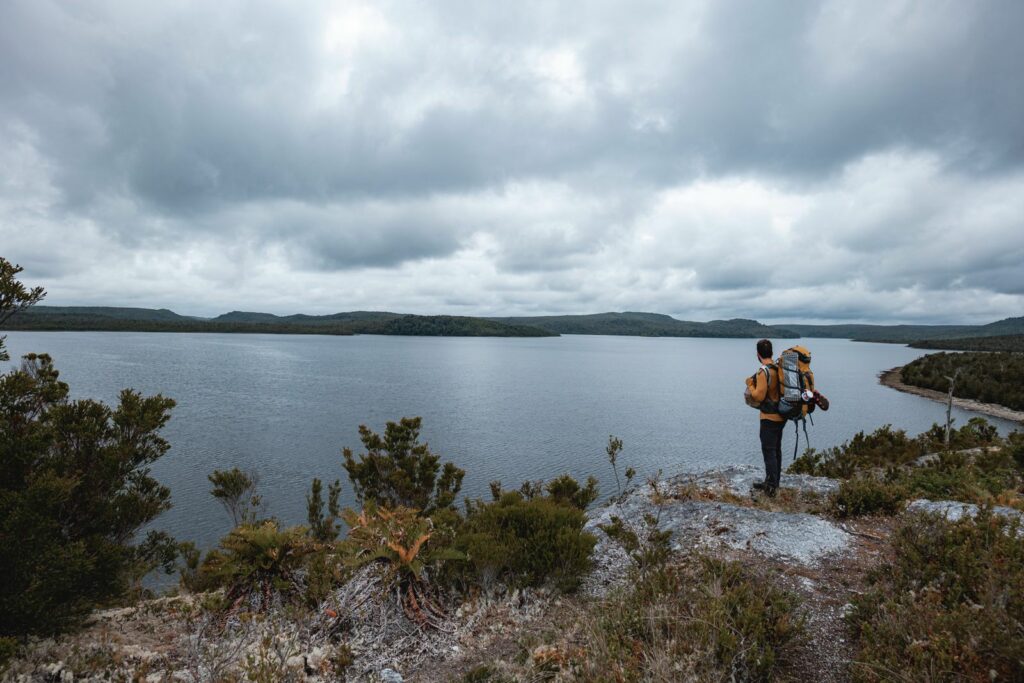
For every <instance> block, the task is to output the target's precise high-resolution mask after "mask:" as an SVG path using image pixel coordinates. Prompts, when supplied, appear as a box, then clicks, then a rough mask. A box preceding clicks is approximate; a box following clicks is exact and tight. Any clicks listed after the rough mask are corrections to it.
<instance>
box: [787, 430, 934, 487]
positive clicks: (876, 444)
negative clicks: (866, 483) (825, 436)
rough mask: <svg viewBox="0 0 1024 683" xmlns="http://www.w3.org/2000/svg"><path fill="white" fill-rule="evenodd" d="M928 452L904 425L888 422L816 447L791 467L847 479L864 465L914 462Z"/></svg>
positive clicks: (801, 470) (791, 471)
mask: <svg viewBox="0 0 1024 683" xmlns="http://www.w3.org/2000/svg"><path fill="white" fill-rule="evenodd" d="M925 452H926V450H925V447H924V444H923V443H922V442H921V440H920V439H911V438H910V437H908V436H907V433H906V432H905V431H903V430H902V429H896V430H894V429H893V428H892V425H885V426H883V427H879V428H878V429H876V430H875V431H874V432H872V433H870V434H865V433H864V432H858V433H857V434H855V435H854V436H853V438H852V439H850V440H849V441H847V442H846V443H844V444H842V445H840V446H836V447H833V448H830V449H828V450H826V451H824V452H818V451H814V450H813V449H812V450H810V451H808V452H807V453H805V454H803V455H801V456H800V457H799V458H797V459H796V460H794V461H793V464H791V465H790V466H789V469H788V470H787V471H788V472H790V473H792V474H811V475H815V476H819V477H833V478H837V479H845V478H847V477H852V476H853V475H854V474H856V473H857V472H858V471H861V470H864V469H868V468H876V467H877V468H883V469H884V468H886V467H891V466H894V465H902V464H904V463H907V462H911V461H913V460H915V459H917V458H919V457H921V456H922V455H924V454H925Z"/></svg>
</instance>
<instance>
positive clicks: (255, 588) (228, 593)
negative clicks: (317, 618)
mask: <svg viewBox="0 0 1024 683" xmlns="http://www.w3.org/2000/svg"><path fill="white" fill-rule="evenodd" d="M308 531H309V530H308V528H307V527H304V526H295V527H289V528H286V529H282V528H281V527H280V525H279V524H278V522H277V521H276V520H272V519H268V520H263V521H261V522H257V523H253V524H242V525H239V526H237V527H235V528H234V529H232V530H231V531H230V532H229V533H228V535H227V536H225V537H224V538H222V539H221V541H220V546H219V548H218V549H216V550H212V551H210V552H209V553H207V554H206V557H205V558H203V561H202V563H201V564H200V565H199V567H198V583H199V585H200V586H201V587H204V588H206V589H209V588H212V587H218V588H219V587H223V588H224V589H225V600H226V603H227V604H228V605H229V606H230V605H233V604H234V603H236V602H238V601H240V600H242V599H244V598H246V597H248V596H256V597H258V598H265V597H266V596H269V595H270V594H271V593H274V594H277V595H281V596H283V597H285V598H294V597H299V596H301V595H302V594H303V593H302V591H303V588H304V582H303V581H302V576H303V574H304V571H305V568H306V566H307V563H308V561H309V559H310V557H311V556H312V555H313V554H314V553H315V552H316V551H317V550H318V546H317V544H316V543H314V542H313V541H312V540H311V539H310V538H309V536H308ZM267 606H268V605H266V604H263V605H262V607H264V608H266V607H267Z"/></svg>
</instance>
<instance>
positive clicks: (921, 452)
mask: <svg viewBox="0 0 1024 683" xmlns="http://www.w3.org/2000/svg"><path fill="white" fill-rule="evenodd" d="M944 437H945V432H944V430H943V429H942V428H941V427H939V426H938V425H935V426H933V427H932V428H931V429H929V430H928V431H926V432H924V433H922V434H919V435H918V436H916V437H913V438H911V437H909V436H907V434H906V432H904V431H903V430H894V429H893V428H892V427H891V426H889V425H886V426H884V427H881V428H879V429H877V430H875V431H874V432H872V433H871V434H865V433H863V432H861V433H859V434H857V435H855V436H854V437H853V438H852V439H851V440H850V441H848V442H846V443H844V444H843V445H841V446H837V447H835V448H831V449H829V450H827V451H825V452H820V453H819V452H817V451H813V450H809V451H808V452H807V453H805V454H804V455H802V456H800V457H799V458H797V459H796V460H795V461H794V462H793V464H792V465H791V466H790V467H789V472H791V473H796V474H812V475H817V476H826V477H833V478H837V479H841V480H843V481H842V483H841V485H840V488H839V490H838V491H837V492H836V493H834V494H833V495H832V496H831V498H830V500H829V509H830V511H831V512H832V513H833V514H835V515H836V516H839V517H850V516H858V515H867V514H887V515H891V514H895V513H897V512H899V511H900V510H901V509H902V508H903V504H904V502H905V501H908V500H913V499H915V498H925V499H930V500H957V501H963V502H966V503H977V504H997V505H1006V506H1010V507H1016V508H1019V509H1022V510H1024V433H1020V432H1014V433H1012V434H1010V435H1009V436H1007V437H1006V438H1001V437H999V435H998V433H997V431H996V429H995V427H993V426H992V425H991V424H989V423H988V422H987V421H986V420H984V419H983V418H972V419H971V420H970V421H969V422H968V423H967V424H966V425H964V426H963V427H960V428H959V429H954V430H952V431H951V433H950V448H949V450H943V449H944ZM925 456H928V457H925Z"/></svg>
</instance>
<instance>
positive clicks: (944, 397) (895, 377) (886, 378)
mask: <svg viewBox="0 0 1024 683" xmlns="http://www.w3.org/2000/svg"><path fill="white" fill-rule="evenodd" d="M902 369H903V366H902V365H901V366H900V367H898V368H892V369H890V370H885V371H883V372H881V373H879V375H878V383H879V384H882V385H884V386H887V387H889V388H891V389H895V390H896V391H902V392H904V393H907V394H914V395H916V396H921V397H922V398H927V399H930V400H932V401H938V402H939V403H946V402H947V401H948V400H949V396H948V394H945V393H943V392H941V391H935V390H934V389H923V388H921V387H915V386H912V385H910V384H904V383H903V380H902V379H900V370H902ZM953 405H955V406H956V407H957V408H960V409H961V410H969V411H971V412H974V413H981V414H982V415H989V416H991V417H998V418H1000V419H1002V420H1010V421H1011V422H1021V423H1024V411H1020V410H1012V409H1010V408H1007V407H1006V406H1001V405H999V404H997V403H982V402H981V401H975V400H974V399H970V398H957V397H955V396H954V397H953Z"/></svg>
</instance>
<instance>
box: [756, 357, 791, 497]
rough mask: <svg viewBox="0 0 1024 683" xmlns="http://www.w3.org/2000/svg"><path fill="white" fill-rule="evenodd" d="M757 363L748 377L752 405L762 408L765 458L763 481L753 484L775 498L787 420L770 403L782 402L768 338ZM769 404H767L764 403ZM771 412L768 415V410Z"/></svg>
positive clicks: (762, 448) (780, 470)
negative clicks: (772, 409) (772, 408)
mask: <svg viewBox="0 0 1024 683" xmlns="http://www.w3.org/2000/svg"><path fill="white" fill-rule="evenodd" d="M757 360H758V362H759V363H761V367H760V368H758V369H757V372H755V373H754V374H753V375H752V376H751V377H748V378H747V393H748V394H749V401H750V403H751V404H752V405H760V406H762V408H761V455H762V456H763V457H764V474H765V477H764V481H763V482H757V483H756V484H754V488H755V489H757V490H759V491H764V492H765V493H766V494H767V495H769V496H774V495H775V492H776V491H778V490H779V477H780V476H781V474H782V430H783V428H784V427H785V426H786V420H785V418H783V417H782V416H780V415H779V414H778V413H777V412H771V411H770V407H769V406H770V404H775V405H777V404H778V402H779V396H780V393H779V379H778V375H777V373H776V371H775V361H773V360H772V343H771V342H770V341H769V340H767V339H762V340H761V341H759V342H757ZM766 401H767V403H768V404H769V405H764V404H765V402H766ZM766 408H767V409H768V410H769V412H765V409H766Z"/></svg>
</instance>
